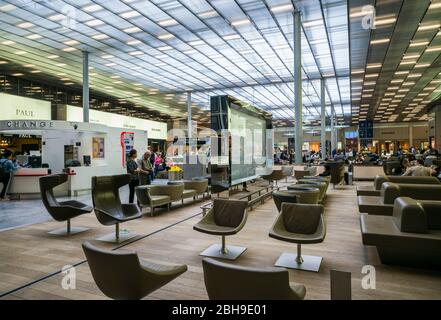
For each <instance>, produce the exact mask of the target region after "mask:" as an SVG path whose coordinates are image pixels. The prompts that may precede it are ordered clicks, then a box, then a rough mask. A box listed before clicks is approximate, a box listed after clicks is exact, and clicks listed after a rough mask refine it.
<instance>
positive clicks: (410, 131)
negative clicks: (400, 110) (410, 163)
mask: <svg viewBox="0 0 441 320" xmlns="http://www.w3.org/2000/svg"><path fill="white" fill-rule="evenodd" d="M409 147H413V127H412V125H410V126H409Z"/></svg>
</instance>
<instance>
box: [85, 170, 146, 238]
mask: <svg viewBox="0 0 441 320" xmlns="http://www.w3.org/2000/svg"><path fill="white" fill-rule="evenodd" d="M129 182H130V175H128V174H122V175H114V176H102V177H92V201H93V207H94V209H95V215H96V217H97V219H98V221H99V222H100V223H101V224H103V225H105V226H109V225H115V234H111V235H105V236H102V237H100V238H98V239H97V240H100V241H106V242H116V243H119V242H120V241H125V240H128V239H130V238H133V237H135V236H136V234H134V233H129V232H126V233H124V234H122V235H120V232H119V224H120V223H123V222H126V221H130V220H134V219H138V218H141V210H140V209H139V207H138V206H137V205H136V204H133V203H129V204H122V203H121V199H120V197H119V189H120V188H121V187H122V186H125V185H127V184H129Z"/></svg>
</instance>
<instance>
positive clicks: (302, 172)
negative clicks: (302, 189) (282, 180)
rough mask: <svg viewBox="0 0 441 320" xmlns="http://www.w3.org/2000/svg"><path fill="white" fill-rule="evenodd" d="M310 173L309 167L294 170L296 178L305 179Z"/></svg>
mask: <svg viewBox="0 0 441 320" xmlns="http://www.w3.org/2000/svg"><path fill="white" fill-rule="evenodd" d="M309 175H311V172H310V171H309V170H308V169H306V170H294V178H296V180H300V179H303V178H304V177H305V176H309Z"/></svg>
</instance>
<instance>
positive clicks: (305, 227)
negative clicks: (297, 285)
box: [269, 203, 326, 272]
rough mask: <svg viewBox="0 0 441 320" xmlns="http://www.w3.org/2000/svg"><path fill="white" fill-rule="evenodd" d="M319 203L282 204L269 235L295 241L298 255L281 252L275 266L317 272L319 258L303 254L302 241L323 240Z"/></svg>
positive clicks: (321, 213)
mask: <svg viewBox="0 0 441 320" xmlns="http://www.w3.org/2000/svg"><path fill="white" fill-rule="evenodd" d="M323 211H324V208H323V206H322V205H318V204H316V205H311V204H308V205H306V204H298V203H283V204H282V211H281V212H280V214H279V216H278V217H277V219H276V221H275V222H274V225H273V226H272V228H271V230H270V232H269V236H270V237H271V238H274V239H278V240H281V241H286V242H293V243H297V255H294V254H290V253H283V254H282V255H281V256H280V258H279V259H278V260H277V262H276V264H275V266H277V267H286V268H291V269H299V270H306V271H315V272H318V271H319V269H320V264H321V262H322V258H321V257H315V256H305V255H303V256H302V244H311V243H320V242H323V240H324V239H325V236H326V225H325V219H324V217H323Z"/></svg>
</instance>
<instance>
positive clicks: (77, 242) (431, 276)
mask: <svg viewBox="0 0 441 320" xmlns="http://www.w3.org/2000/svg"><path fill="white" fill-rule="evenodd" d="M366 183H367V182H364V183H363V184H366ZM205 202H207V201H200V202H198V203H195V204H193V203H191V202H190V201H189V202H187V204H186V205H185V206H184V207H182V208H181V207H180V206H178V205H177V206H176V208H175V209H174V210H172V211H170V212H162V213H160V212H159V211H158V215H156V216H154V217H150V216H145V217H143V218H142V219H139V220H135V221H130V222H128V223H126V224H124V225H122V228H125V227H126V228H129V229H130V230H131V231H135V232H137V233H139V234H140V235H141V236H140V238H138V240H136V241H134V242H133V243H129V244H127V245H125V246H124V247H123V248H121V249H118V250H134V251H137V252H138V253H139V255H140V257H142V258H144V259H150V260H153V261H158V262H159V261H160V262H170V263H173V262H175V263H182V264H187V265H188V271H187V272H186V273H184V274H183V275H182V276H181V277H179V278H177V279H176V280H174V281H173V282H171V283H169V284H167V285H166V286H165V287H163V288H161V289H160V290H158V291H156V292H154V293H152V294H151V295H150V296H148V297H147V299H207V295H206V292H205V286H204V280H203V273H202V265H201V257H200V256H199V253H200V252H202V251H203V250H204V249H205V248H207V247H208V246H210V245H211V244H213V243H218V242H220V238H219V237H215V236H210V235H206V234H202V233H199V232H196V231H194V230H193V229H192V226H193V225H194V224H195V223H196V222H197V221H198V220H199V219H200V218H201V216H200V215H199V213H200V211H201V210H200V206H201V205H202V204H204V203H205ZM276 211H277V210H276V208H275V205H274V203H273V201H272V200H271V199H269V200H267V201H266V202H265V203H264V204H263V205H261V206H259V207H256V208H255V209H254V210H253V211H251V212H250V213H249V217H248V221H247V223H246V225H245V227H244V229H243V230H242V231H241V232H240V233H239V234H237V235H235V236H231V237H228V238H227V244H228V243H230V244H235V245H241V246H246V247H248V250H247V251H246V252H245V253H244V254H243V255H242V256H241V257H240V258H239V259H238V260H237V261H236V262H235V263H237V264H241V265H246V266H259V267H266V266H272V265H273V264H274V262H275V261H276V260H277V258H278V257H279V255H280V254H281V253H282V252H286V251H288V252H295V250H296V248H295V245H293V244H289V243H284V242H280V241H277V240H275V239H271V238H269V237H268V229H269V228H270V226H271V225H272V223H273V221H274V219H275V217H276V216H277V212H276ZM159 213H160V214H159ZM325 214H326V223H327V235H326V239H325V241H324V242H323V243H321V244H313V245H304V246H303V253H304V254H308V255H320V256H322V257H323V263H322V267H321V269H320V272H319V273H311V272H305V271H295V270H290V280H291V281H292V282H298V283H302V284H304V285H305V286H306V289H307V294H306V299H330V280H329V272H330V270H342V271H349V272H351V273H352V290H353V299H380V300H384V299H441V273H439V272H431V271H425V270H417V269H410V268H401V267H393V266H385V265H382V264H381V263H380V262H379V259H378V256H377V253H376V250H375V248H372V247H365V246H363V244H362V242H361V236H360V228H359V215H360V214H359V213H358V210H357V206H356V196H355V185H354V186H341V187H339V188H338V189H336V190H333V189H332V188H331V187H330V189H329V190H328V197H327V200H326V204H325ZM73 225H81V226H87V227H90V228H91V230H89V231H88V232H86V233H83V234H78V235H75V236H73V237H70V238H60V237H54V236H50V235H48V234H47V231H49V230H51V229H54V228H57V227H61V226H63V224H61V223H57V222H54V221H50V222H44V223H38V224H34V225H31V226H26V227H22V228H18V229H14V230H8V231H3V232H0V244H1V246H0V292H2V293H3V295H4V293H7V292H10V294H7V295H4V296H3V297H2V299H106V297H105V296H104V295H103V294H102V293H101V292H100V291H99V289H98V288H97V287H96V285H95V283H94V281H93V279H92V276H91V274H90V271H89V268H88V265H87V263H86V262H84V254H83V252H82V250H81V243H82V242H84V241H86V240H92V239H94V238H96V237H98V236H101V235H104V234H106V233H110V232H113V228H112V227H105V226H101V225H100V224H99V223H98V222H97V221H96V218H95V216H94V215H93V214H90V215H88V216H83V217H79V218H77V219H75V220H73ZM93 243H96V244H98V245H100V246H105V247H107V248H115V247H117V246H116V245H109V244H103V243H98V242H95V241H93ZM65 265H77V266H76V267H75V271H76V279H77V281H76V289H73V290H72V289H70V290H65V289H63V288H62V285H61V284H62V280H63V276H65V275H64V274H62V273H59V271H60V270H61V269H62V268H63V266H65ZM365 265H372V266H374V267H375V270H376V289H370V290H366V289H363V288H362V285H361V283H362V281H361V280H362V278H363V277H364V276H365V274H362V268H363V266H365ZM0 295H1V293H0Z"/></svg>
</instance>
